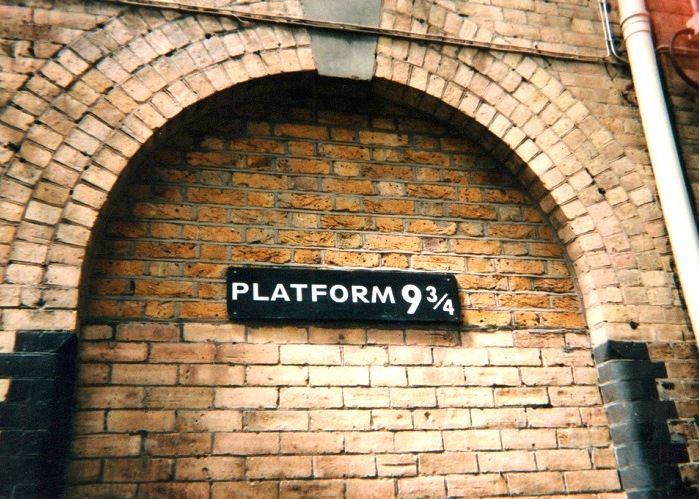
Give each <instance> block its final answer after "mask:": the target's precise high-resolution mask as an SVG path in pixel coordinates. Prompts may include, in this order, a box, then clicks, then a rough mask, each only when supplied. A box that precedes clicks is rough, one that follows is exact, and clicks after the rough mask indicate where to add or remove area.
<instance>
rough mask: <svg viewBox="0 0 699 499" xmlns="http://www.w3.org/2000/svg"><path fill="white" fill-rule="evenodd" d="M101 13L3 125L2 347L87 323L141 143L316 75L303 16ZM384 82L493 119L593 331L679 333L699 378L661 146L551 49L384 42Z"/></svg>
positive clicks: (386, 88) (499, 148)
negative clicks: (597, 109)
mask: <svg viewBox="0 0 699 499" xmlns="http://www.w3.org/2000/svg"><path fill="white" fill-rule="evenodd" d="M387 5H388V6H392V5H393V4H392V3H391V2H389V3H388V4H387ZM98 10H99V11H100V15H101V16H104V17H98V18H95V19H93V20H92V21H90V22H87V21H86V28H89V27H90V26H91V24H92V22H93V21H95V20H97V19H100V20H102V22H103V23H102V24H100V25H98V26H95V27H94V28H93V29H91V30H89V31H86V32H85V34H84V35H82V36H79V37H77V38H75V37H74V36H73V37H71V38H70V42H69V43H68V45H67V46H66V47H65V48H63V49H61V50H60V51H59V52H58V53H57V54H56V56H55V57H53V58H52V59H51V60H50V61H49V62H47V63H46V64H45V65H44V66H43V67H41V68H40V69H39V70H38V71H37V72H36V73H35V74H34V75H33V76H32V77H31V78H30V79H29V80H28V81H27V83H26V84H25V85H24V86H23V88H22V89H21V90H20V91H19V92H18V93H17V94H16V96H15V97H14V99H13V101H12V103H11V104H10V105H9V106H8V107H7V108H6V109H5V111H4V112H5V114H4V118H3V119H4V121H5V123H8V124H10V125H11V126H13V127H14V128H15V129H16V130H22V131H25V130H26V133H24V134H23V135H22V133H19V134H15V135H16V136H15V137H13V143H22V146H21V148H20V149H19V150H18V151H16V154H9V153H7V152H6V153H5V154H4V156H3V159H5V158H8V157H9V158H10V159H9V161H8V163H7V165H8V166H7V168H6V169H5V170H4V171H3V172H2V178H0V191H1V192H3V193H4V196H5V197H4V200H3V202H2V204H1V205H0V209H2V211H3V217H4V219H5V220H7V221H8V222H9V223H8V224H6V226H5V227H3V228H2V230H3V234H2V236H3V241H6V242H8V244H7V246H6V248H7V250H6V253H4V254H2V263H3V264H5V265H4V273H3V285H2V288H1V292H0V297H1V301H0V306H2V330H3V331H4V332H6V333H7V334H4V335H3V336H2V341H3V343H2V344H1V345H0V347H1V348H2V349H4V350H12V342H13V341H14V337H15V336H14V333H15V332H17V331H37V330H41V331H75V330H76V329H77V327H78V324H79V317H78V301H79V294H80V293H79V286H80V283H81V281H82V280H83V279H84V270H85V269H84V264H85V262H86V260H87V250H88V248H89V246H90V241H91V239H92V236H93V233H94V232H95V231H96V230H99V225H98V224H99V222H100V219H101V213H102V211H103V208H104V207H105V206H106V205H107V202H108V199H109V197H110V195H111V193H112V192H113V190H114V188H115V186H116V185H117V184H118V183H119V181H120V179H121V178H122V177H123V176H124V175H125V171H126V169H127V166H128V165H129V164H130V163H134V164H135V162H136V161H134V158H135V157H136V155H138V154H139V153H140V154H144V152H147V151H148V147H149V145H150V143H151V142H153V141H155V139H157V138H158V137H159V136H160V135H163V134H166V133H167V132H169V131H170V130H169V128H170V126H171V125H172V124H175V123H177V122H178V120H179V121H180V122H185V121H186V117H187V112H188V110H190V109H194V108H195V105H196V104H197V103H201V102H203V101H204V100H205V99H207V98H208V97H210V96H213V95H216V94H219V93H221V92H224V91H226V90H228V89H231V88H235V87H237V86H240V85H241V84H243V83H246V82H263V81H267V80H268V79H269V77H272V76H275V75H281V74H293V73H296V72H304V71H313V70H314V61H313V55H312V52H311V49H310V46H309V36H308V33H307V32H306V31H305V30H302V29H290V28H285V27H279V26H274V27H271V26H268V25H248V24H246V25H239V24H238V23H237V22H236V21H232V20H230V19H219V18H215V17H213V16H190V15H182V14H179V13H173V12H168V11H163V12H162V13H161V12H156V11H153V10H135V9H130V8H123V9H114V8H113V7H111V6H110V7H101V8H100V9H98ZM292 10H293V9H292ZM451 14H454V12H451ZM112 16H114V17H112ZM398 17H400V16H398ZM456 17H457V19H456V20H455V18H454V16H453V15H452V16H450V15H449V13H448V12H444V13H442V14H440V15H435V16H432V15H430V17H429V19H427V21H426V22H425V23H424V29H428V27H429V29H433V30H435V31H437V32H443V33H447V34H451V35H459V34H460V33H461V32H462V31H463V30H465V31H466V32H468V33H470V34H471V35H475V34H477V36H478V38H479V39H482V40H491V41H497V40H499V39H498V38H497V37H496V36H494V35H493V34H492V33H489V32H488V31H487V30H486V29H484V28H483V27H474V26H473V25H472V24H468V23H470V21H467V20H465V19H464V18H463V16H456ZM389 18H390V16H386V17H385V19H384V22H387V21H386V19H389ZM421 29H423V28H421ZM374 84H375V85H376V87H377V88H378V89H379V90H378V91H379V93H381V94H382V95H384V96H385V97H386V98H388V99H393V100H396V101H401V100H405V99H408V100H409V102H410V103H412V104H413V105H415V106H416V107H418V108H420V109H422V110H424V111H426V112H428V113H432V114H433V115H435V116H436V117H437V118H439V119H441V120H443V121H447V122H449V123H451V124H453V126H455V127H460V128H464V123H473V122H475V123H479V124H480V125H481V126H482V129H483V130H484V133H483V134H482V135H480V136H479V140H480V142H481V143H482V144H483V145H484V147H486V148H489V149H490V150H491V152H492V154H493V155H494V156H495V157H496V158H498V159H499V160H500V161H502V162H503V163H505V164H506V165H507V166H508V167H510V169H511V170H512V171H513V173H515V175H517V176H518V177H519V179H520V180H521V181H522V183H523V184H524V185H525V186H527V188H528V189H529V191H530V193H531V194H532V195H533V197H534V198H535V199H536V201H537V202H538V203H539V206H540V207H541V208H542V209H543V211H544V212H545V213H547V214H548V215H549V217H550V219H551V221H552V222H553V224H554V226H555V228H556V229H557V231H558V235H559V237H560V239H561V240H562V241H563V242H564V244H565V245H566V249H567V251H568V254H569V256H570V257H571V259H572V260H573V262H574V267H575V270H576V273H577V277H578V285H579V288H580V290H581V292H582V297H583V300H584V303H585V311H586V320H587V324H588V326H589V329H590V334H591V337H592V340H593V343H594V344H600V343H603V342H604V341H606V340H608V339H618V340H636V341H648V342H653V341H657V342H660V343H661V344H662V345H667V344H670V343H672V342H676V343H672V345H673V346H671V347H667V348H666V347H662V348H661V347H658V349H657V351H656V352H655V353H654V355H655V357H658V358H663V359H664V360H666V361H667V362H668V363H671V362H677V370H676V371H675V372H674V374H671V375H670V376H675V375H676V376H677V377H678V378H682V379H684V378H691V377H692V373H693V372H694V371H692V370H691V365H690V364H691V363H690V361H689V360H688V359H691V358H692V355H694V354H693V353H692V352H693V351H692V349H691V348H690V349H689V350H687V349H684V347H682V345H683V344H682V341H684V340H688V339H690V338H691V334H689V331H688V327H687V321H686V315H685V313H684V311H683V309H682V307H681V306H680V299H679V295H678V292H677V289H676V286H675V285H674V282H673V274H672V269H671V261H670V257H669V251H668V243H667V238H666V235H665V229H664V225H663V221H662V216H661V213H660V208H659V205H658V203H657V200H656V197H655V195H654V192H653V189H652V188H651V187H650V184H649V181H650V177H649V176H644V175H643V174H642V173H640V172H638V171H637V169H638V167H639V165H644V164H645V163H646V161H645V158H643V156H642V155H641V156H640V159H639V155H632V154H631V153H630V152H627V151H625V150H624V143H623V142H622V141H621V140H619V134H618V133H614V132H613V131H612V130H611V129H610V128H608V127H607V126H606V125H605V123H603V122H602V120H600V119H599V117H598V115H595V114H593V113H591V112H590V111H589V109H588V107H587V105H586V102H585V100H584V99H581V98H579V97H578V96H576V95H575V94H574V93H573V92H572V91H571V90H570V89H569V88H567V87H566V85H565V84H564V81H563V79H562V78H558V76H557V73H556V71H555V69H554V68H552V67H549V66H547V64H546V63H545V62H544V61H542V60H541V59H537V58H535V57H527V56H521V55H513V54H503V53H497V52H489V53H486V52H482V51H477V50H474V49H469V48H456V47H451V46H433V45H424V44H420V43H410V42H407V41H399V40H393V39H388V38H381V39H380V40H379V45H378V53H377V62H376V73H375V77H374ZM20 135H21V136H20ZM12 152H13V153H14V151H12ZM677 345H680V346H677ZM668 365H670V364H668ZM668 389H669V390H674V389H675V388H674V387H671V388H668ZM678 390H679V391H678V392H677V393H680V392H681V394H680V395H677V397H679V399H681V400H679V399H678V400H679V401H678V403H677V405H678V407H679V408H680V409H681V411H680V416H682V417H688V416H691V414H692V410H693V408H694V406H693V405H692V404H693V402H692V395H691V387H689V385H686V386H685V384H684V383H683V384H682V385H681V387H680V388H679V389H678ZM684 390H687V392H688V393H689V395H685V393H684ZM673 397H674V395H673V394H670V396H669V398H673ZM687 431H689V430H687Z"/></svg>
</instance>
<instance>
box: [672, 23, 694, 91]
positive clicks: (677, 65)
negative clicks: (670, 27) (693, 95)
mask: <svg viewBox="0 0 699 499" xmlns="http://www.w3.org/2000/svg"><path fill="white" fill-rule="evenodd" d="M693 34H694V30H693V29H692V28H685V29H681V30H679V31H678V32H677V33H675V34H674V35H672V40H671V41H670V45H669V47H668V51H667V54H668V55H669V56H670V64H672V67H673V68H674V69H675V71H676V72H677V74H678V75H679V76H680V78H682V80H683V81H684V82H685V83H686V84H687V85H689V86H690V87H692V88H693V89H694V90H699V83H698V82H696V81H694V80H693V79H692V78H690V77H689V75H688V74H687V73H686V72H685V70H684V69H682V66H680V63H679V61H678V60H677V55H678V53H677V48H676V47H675V44H676V43H677V39H678V38H679V37H680V36H684V35H690V36H691V35H693Z"/></svg>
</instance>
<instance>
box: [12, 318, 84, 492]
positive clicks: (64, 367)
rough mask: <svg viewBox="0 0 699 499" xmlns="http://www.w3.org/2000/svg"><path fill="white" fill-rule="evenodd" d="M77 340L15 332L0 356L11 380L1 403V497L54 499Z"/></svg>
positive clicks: (67, 427) (61, 471) (60, 473)
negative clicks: (12, 347)
mask: <svg viewBox="0 0 699 499" xmlns="http://www.w3.org/2000/svg"><path fill="white" fill-rule="evenodd" d="M76 355H77V338H76V336H75V334H74V333H72V332H55V331H51V332H36V331H31V332H19V333H17V339H16V343H15V351H14V352H12V353H4V354H0V378H9V379H10V380H11V381H10V386H9V390H8V393H7V396H6V398H5V401H4V402H0V462H2V465H1V466H0V497H12V498H14V497H17V498H18V497H57V496H60V495H61V492H62V489H63V474H64V469H65V461H66V455H67V452H68V444H69V441H70V434H69V433H70V423H71V410H72V399H73V392H74V385H75V376H76Z"/></svg>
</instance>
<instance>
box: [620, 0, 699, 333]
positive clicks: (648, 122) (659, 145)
mask: <svg viewBox="0 0 699 499" xmlns="http://www.w3.org/2000/svg"><path fill="white" fill-rule="evenodd" d="M693 1H696V0H693ZM619 11H620V17H621V29H622V32H623V34H624V41H625V42H626V50H627V53H628V59H629V64H630V65H631V73H632V76H633V83H634V87H635V89H636V96H637V97H638V107H639V112H640V114H641V122H642V124H643V131H644V134H645V136H646V143H647V144H648V152H649V154H650V160H651V164H652V166H653V173H654V175H655V182H656V184H657V187H658V195H659V197H660V204H661V206H662V208H663V214H664V217H665V225H666V227H667V231H668V235H669V237H670V244H671V245H672V253H673V255H674V258H675V263H676V266H677V273H678V275H679V278H680V284H681V286H682V290H683V292H684V298H685V302H686V304H687V311H688V313H689V318H690V322H691V323H692V326H693V329H694V335H695V337H696V339H697V341H698V342H699V234H698V233H697V223H696V221H695V219H694V211H693V206H692V203H691V202H690V199H689V194H688V193H687V185H686V183H685V180H684V176H683V173H682V166H681V164H680V158H679V154H678V152H677V146H676V144H675V138H674V136H673V133H672V126H671V123H670V116H669V114H668V110H667V104H666V102H665V97H664V94H663V88H662V85H661V82H660V74H659V72H658V66H657V62H656V59H655V46H654V45H653V39H652V35H651V25H650V15H649V14H648V11H647V10H646V6H645V1H644V0H620V1H619Z"/></svg>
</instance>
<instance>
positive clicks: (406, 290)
mask: <svg viewBox="0 0 699 499" xmlns="http://www.w3.org/2000/svg"><path fill="white" fill-rule="evenodd" d="M400 294H401V296H403V299H404V300H405V301H406V302H408V303H410V308H408V315H413V314H414V313H415V311H416V310H417V307H418V306H420V302H421V301H422V291H420V288H418V287H417V286H415V285H414V284H406V285H405V286H403V289H401V291H400Z"/></svg>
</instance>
